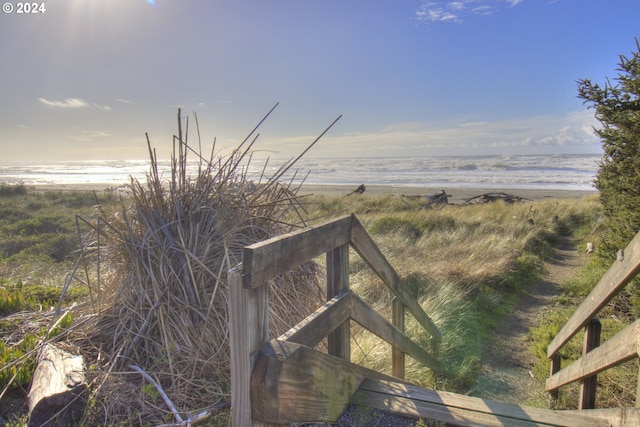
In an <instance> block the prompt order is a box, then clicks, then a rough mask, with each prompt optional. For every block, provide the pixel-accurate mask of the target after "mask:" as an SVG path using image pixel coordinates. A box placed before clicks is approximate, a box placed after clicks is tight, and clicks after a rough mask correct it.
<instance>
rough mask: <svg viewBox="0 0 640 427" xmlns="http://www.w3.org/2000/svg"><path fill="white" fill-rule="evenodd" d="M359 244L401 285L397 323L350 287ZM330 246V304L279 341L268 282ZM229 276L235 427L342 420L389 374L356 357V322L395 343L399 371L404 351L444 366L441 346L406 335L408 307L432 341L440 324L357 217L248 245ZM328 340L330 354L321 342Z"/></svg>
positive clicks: (387, 278) (391, 284) (382, 273)
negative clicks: (362, 391) (369, 381)
mask: <svg viewBox="0 0 640 427" xmlns="http://www.w3.org/2000/svg"><path fill="white" fill-rule="evenodd" d="M350 247H351V248H353V249H354V250H355V251H356V252H357V253H358V254H359V255H360V257H362V259H363V260H364V261H365V262H366V263H367V265H368V266H369V267H370V268H372V269H373V270H374V271H375V272H376V273H377V275H378V276H379V277H380V278H381V279H382V280H383V282H384V283H385V285H386V286H387V287H388V288H389V289H390V290H391V292H392V293H393V295H394V297H395V299H394V304H393V314H392V320H391V322H390V321H388V320H387V319H385V318H384V317H382V316H381V315H380V314H378V313H377V312H375V311H374V310H372V309H371V308H370V307H369V306H368V305H367V304H366V303H365V302H364V301H362V300H361V299H360V298H359V297H358V296H357V295H355V294H354V293H353V292H352V291H351V290H350V289H349V248H350ZM322 254H326V265H327V302H326V304H324V305H323V306H322V307H320V308H319V309H318V310H317V311H316V312H314V313H313V314H312V315H310V316H309V317H307V318H306V319H304V320H303V321H302V322H300V323H299V324H298V325H296V326H294V327H293V328H292V329H291V330H289V331H288V332H286V333H285V334H283V335H282V336H280V337H279V338H277V339H275V340H271V341H270V340H269V328H268V317H267V313H268V306H267V304H268V301H267V294H268V292H267V290H268V286H267V285H268V283H269V282H270V281H271V280H272V279H273V278H275V277H276V276H278V275H280V274H282V273H284V272H286V271H288V270H290V269H292V268H294V267H296V266H298V265H300V264H302V263H304V262H306V261H308V260H311V259H313V258H315V257H317V256H319V255H322ZM228 277H229V287H230V299H229V308H230V326H229V329H230V331H229V332H230V346H231V394H232V423H233V425H234V426H261V425H271V424H284V423H289V422H307V421H323V420H325V421H335V420H336V419H337V417H339V415H340V414H341V413H342V411H344V409H345V408H346V405H348V402H349V399H350V398H351V396H352V395H353V393H355V391H356V389H357V388H358V386H359V384H360V383H361V382H362V380H363V379H364V378H377V379H381V380H385V379H390V378H391V377H388V376H386V375H383V374H380V373H377V372H374V371H371V370H368V369H366V368H363V367H360V366H357V365H353V364H351V363H350V362H349V360H350V320H353V321H355V322H357V323H358V324H360V325H361V326H363V327H364V328H366V329H368V330H369V331H371V332H373V333H374V334H376V335H377V336H379V337H380V338H382V339H383V340H385V341H386V342H388V343H390V344H391V345H392V364H393V367H392V374H393V376H395V377H397V378H403V377H404V358H405V354H408V355H410V356H411V357H413V358H414V359H416V360H417V361H419V362H421V363H423V364H424V365H425V366H427V367H430V368H434V369H437V368H438V367H439V362H438V360H437V358H436V357H435V356H434V354H432V353H429V352H427V351H426V350H424V349H423V348H422V347H421V346H419V345H418V344H416V343H415V342H413V341H412V340H411V339H410V338H409V337H407V336H406V335H405V334H404V316H405V310H406V311H408V312H409V313H411V314H412V315H413V316H414V317H415V319H416V320H417V321H418V322H419V323H420V325H421V326H422V327H424V328H425V330H426V331H428V333H429V334H430V336H431V337H432V338H431V339H432V342H433V343H434V345H433V348H435V347H436V346H437V343H438V342H439V341H440V339H441V336H440V332H439V331H438V329H437V328H436V327H435V325H434V324H433V322H432V321H431V319H430V318H429V317H428V316H427V314H426V313H425V312H424V311H423V310H422V308H421V307H420V305H419V304H418V302H417V301H416V298H415V297H414V296H413V295H412V294H411V293H410V292H409V291H408V289H407V288H406V287H405V286H404V285H403V283H402V281H401V280H400V278H399V276H398V274H397V273H396V271H395V270H394V269H393V267H392V266H391V265H390V264H389V262H388V261H387V259H386V258H385V257H384V255H383V254H382V253H381V252H380V250H379V248H378V247H377V246H376V244H375V242H374V241H373V240H372V239H371V237H370V236H369V235H368V234H367V232H366V231H365V229H364V227H363V226H362V225H361V224H360V222H359V221H358V219H357V218H356V217H355V216H354V215H348V216H344V217H341V218H338V219H335V220H331V221H328V222H325V223H323V224H320V225H317V226H314V227H310V228H306V229H302V230H300V231H296V232H293V233H289V234H286V235H283V236H279V237H276V238H273V239H269V240H266V241H264V242H260V243H257V244H254V245H252V246H248V247H246V248H244V253H243V260H242V263H241V264H240V265H238V266H236V267H235V268H233V269H231V270H230V271H229V272H228ZM325 338H327V346H328V354H323V353H319V352H317V351H315V350H313V347H314V346H315V345H317V344H318V343H319V342H320V341H322V340H323V339H325ZM397 378H395V379H394V380H396V381H397ZM334 379H337V380H334Z"/></svg>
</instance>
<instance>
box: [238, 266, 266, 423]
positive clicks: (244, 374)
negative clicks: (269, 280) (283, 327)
mask: <svg viewBox="0 0 640 427" xmlns="http://www.w3.org/2000/svg"><path fill="white" fill-rule="evenodd" d="M228 281H229V346H230V350H231V424H232V425H233V426H243V427H244V426H253V427H262V426H264V425H265V424H263V423H262V422H259V421H253V419H252V417H251V374H252V373H253V367H254V366H255V363H256V360H257V357H258V352H259V350H260V345H261V344H262V343H263V342H265V341H268V340H269V318H268V303H267V293H268V292H267V291H268V287H267V285H266V284H263V285H261V286H258V287H256V288H254V289H251V288H245V287H243V285H242V264H238V266H236V267H235V268H233V269H231V270H229V272H228Z"/></svg>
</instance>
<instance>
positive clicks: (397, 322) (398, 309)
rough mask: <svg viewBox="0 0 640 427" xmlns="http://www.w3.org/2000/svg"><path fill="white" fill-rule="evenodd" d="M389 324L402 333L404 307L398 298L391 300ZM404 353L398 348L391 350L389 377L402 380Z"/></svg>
mask: <svg viewBox="0 0 640 427" xmlns="http://www.w3.org/2000/svg"><path fill="white" fill-rule="evenodd" d="M391 323H393V326H395V327H396V328H398V329H399V330H400V332H403V333H404V305H403V304H402V302H400V300H399V299H398V297H394V298H393V302H392V306H391ZM404 364H405V356H404V352H403V351H402V350H400V349H399V348H398V347H395V346H394V347H392V348H391V375H393V376H394V377H396V378H400V379H404Z"/></svg>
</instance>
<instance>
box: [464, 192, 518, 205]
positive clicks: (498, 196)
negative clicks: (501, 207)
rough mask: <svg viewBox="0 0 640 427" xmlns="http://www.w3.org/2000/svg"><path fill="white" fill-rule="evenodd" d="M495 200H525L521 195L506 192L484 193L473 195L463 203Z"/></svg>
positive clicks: (509, 201)
mask: <svg viewBox="0 0 640 427" xmlns="http://www.w3.org/2000/svg"><path fill="white" fill-rule="evenodd" d="M497 200H502V201H503V202H505V203H514V202H522V201H525V200H529V199H525V198H523V197H519V196H514V195H513V194H507V193H485V194H481V195H479V196H474V197H471V198H469V199H466V200H465V201H464V203H465V204H473V203H491V202H495V201H497Z"/></svg>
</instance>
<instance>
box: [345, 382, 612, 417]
mask: <svg viewBox="0 0 640 427" xmlns="http://www.w3.org/2000/svg"><path fill="white" fill-rule="evenodd" d="M352 403H356V404H361V405H365V406H371V407H374V408H376V409H380V410H383V411H389V412H393V413H396V414H398V415H407V416H412V417H421V418H430V419H435V420H438V421H442V422H445V423H447V424H448V425H457V426H478V425H482V426H501V427H502V426H514V427H515V426H534V425H552V426H557V425H562V426H567V427H604V426H608V425H609V423H608V422H606V421H604V420H601V419H597V418H591V417H587V416H584V415H580V414H575V413H571V414H565V413H563V411H552V410H546V409H539V408H531V407H528V406H523V405H513V404H507V403H499V402H492V401H489V400H484V399H480V398H477V397H469V396H463V395H459V394H455V393H447V392H442V391H436V390H429V389H424V388H420V387H417V386H412V385H408V384H398V383H393V382H389V381H384V380H374V379H366V380H364V381H363V382H362V384H361V385H360V388H359V390H358V392H357V393H356V394H355V395H354V398H353V399H352Z"/></svg>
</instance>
